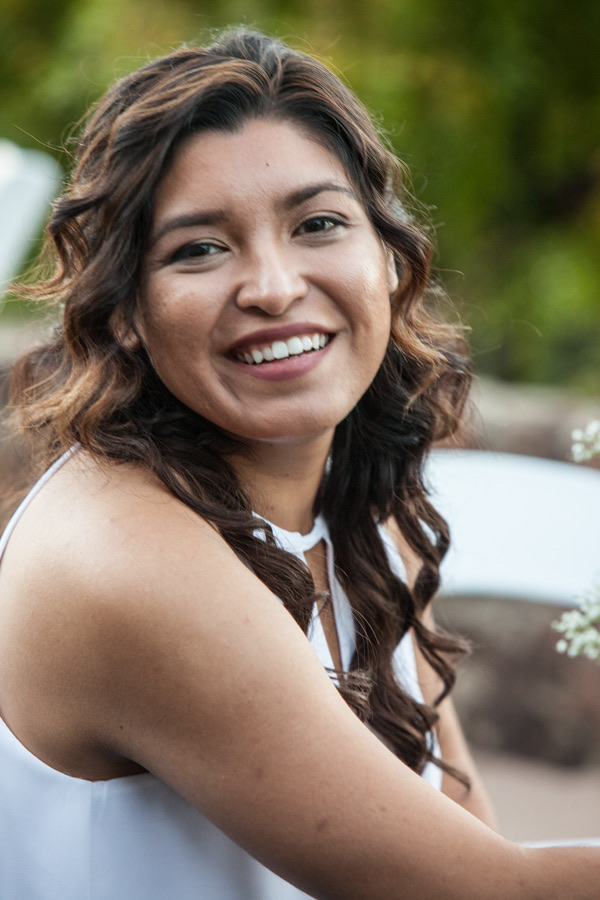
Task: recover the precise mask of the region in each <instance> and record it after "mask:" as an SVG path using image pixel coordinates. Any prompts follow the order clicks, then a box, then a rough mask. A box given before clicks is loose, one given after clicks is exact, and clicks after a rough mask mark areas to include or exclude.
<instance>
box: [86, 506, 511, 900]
mask: <svg viewBox="0 0 600 900" xmlns="http://www.w3.org/2000/svg"><path fill="white" fill-rule="evenodd" d="M188 527H189V529H190V530H188ZM177 532H178V529H177V528H175V527H172V528H171V536H172V537H171V538H170V539H169V540H168V541H166V542H163V547H158V546H154V547H153V548H151V549H152V563H151V564H150V565H149V567H148V569H147V571H146V572H145V573H144V574H143V573H142V571H141V570H140V572H138V573H137V574H136V578H135V580H134V582H133V583H132V584H131V585H130V586H128V587H129V589H130V590H136V584H137V585H138V587H137V590H138V591H140V596H141V597H142V598H143V602H140V603H139V604H138V603H137V602H133V601H131V602H129V603H128V604H127V608H126V611H125V612H123V610H122V608H121V607H114V608H113V607H112V606H111V605H110V604H109V606H108V610H107V613H106V616H105V618H104V621H103V626H102V627H103V630H105V629H106V630H105V638H108V641H107V642H106V646H107V650H106V653H105V658H104V660H103V662H102V668H101V670H100V671H101V673H102V679H103V680H104V682H105V685H106V688H107V690H106V692H105V696H107V697H109V698H110V700H109V702H108V704H107V705H106V708H104V709H103V710H102V714H101V717H100V721H101V723H102V727H103V730H104V732H105V738H106V739H107V740H108V741H109V742H111V743H112V745H113V746H114V747H115V748H116V749H118V751H119V752H121V753H123V754H125V755H127V756H130V757H132V758H133V759H135V760H136V761H137V762H139V763H140V764H142V765H143V766H145V767H146V768H148V769H149V770H150V771H152V772H154V773H155V774H156V775H157V776H158V777H160V778H161V779H162V780H164V781H165V782H167V783H168V784H169V785H171V786H172V787H173V788H174V789H175V790H176V791H178V792H179V793H180V794H182V795H183V796H184V797H186V799H188V800H189V801H190V802H191V803H193V804H194V805H195V806H196V807H197V808H198V809H199V810H201V811H202V812H203V813H204V814H205V815H207V816H208V817H209V818H210V819H211V820H212V821H213V822H214V823H215V824H216V825H217V826H219V827H220V828H222V829H223V830H224V831H225V832H226V833H228V834H229V835H230V836H231V837H232V838H233V839H234V840H235V841H237V842H238V843H240V844H241V845H242V846H244V847H245V848H246V849H247V850H249V851H250V852H251V853H252V854H253V855H255V856H256V857H257V858H259V859H260V860H262V861H264V862H266V863H267V864H268V865H270V866H271V867H273V868H275V870H276V871H278V872H279V873H280V874H282V875H283V876H284V877H287V878H290V879H292V880H294V881H295V882H296V883H299V884H300V886H302V887H304V888H306V889H308V890H310V891H316V892H317V894H319V893H320V892H323V894H324V895H325V896H332V897H336V896H339V897H344V898H350V897H353V896H357V897H366V896H369V897H371V896H377V895H376V894H373V893H370V890H371V889H372V885H371V888H369V883H371V882H370V877H371V875H372V872H373V871H378V872H379V874H380V877H381V881H380V884H381V891H382V893H381V895H380V896H382V897H393V896H394V895H395V892H396V891H397V887H398V884H400V883H403V885H404V888H403V890H406V888H407V887H408V886H409V885H410V884H411V883H412V884H413V885H414V890H415V892H418V893H419V895H420V896H423V897H427V896H434V887H433V881H434V880H437V879H434V878H433V876H432V875H431V874H430V848H431V846H436V847H437V850H436V854H437V855H438V858H439V860H440V863H441V864H444V861H445V863H447V865H448V866H449V872H450V875H449V877H450V879H451V880H452V878H453V877H456V878H457V879H459V880H461V879H462V878H464V874H461V873H460V872H459V871H458V869H457V865H456V860H455V858H454V857H455V852H456V847H455V838H454V837H452V835H453V834H454V835H456V834H459V835H462V838H461V839H462V840H468V841H469V842H474V846H475V847H477V846H478V844H479V846H480V847H481V852H482V870H481V873H480V874H481V877H483V872H484V869H483V858H484V855H485V854H483V851H484V848H487V849H486V852H490V853H492V854H494V853H498V854H499V855H500V856H501V855H502V853H503V852H506V850H505V849H501V846H500V845H499V844H496V843H495V841H494V839H493V838H491V837H490V835H489V833H488V832H487V830H486V829H484V828H483V827H482V826H479V825H475V824H474V820H473V821H471V817H466V819H465V818H462V817H461V816H462V815H463V814H462V811H460V810H458V808H457V807H455V806H454V805H453V804H449V803H448V801H446V800H445V799H444V798H442V797H441V796H440V795H439V794H438V793H437V792H436V791H434V790H433V789H431V788H430V787H429V786H428V785H426V784H424V783H423V781H422V780H421V779H420V778H419V777H418V776H416V775H415V774H414V773H413V772H411V771H410V770H409V769H408V768H407V767H406V766H404V765H403V764H402V763H400V762H399V761H398V760H397V759H396V758H395V757H394V756H393V755H392V754H391V753H390V752H389V751H388V750H387V749H386V748H385V747H384V746H383V745H382V743H381V742H380V741H379V740H377V738H376V737H374V736H373V735H372V734H371V733H370V732H369V730H368V729H366V728H365V727H364V726H363V725H362V724H361V723H360V722H359V720H358V719H357V717H356V716H355V715H354V714H353V713H352V711H351V710H350V709H349V707H348V706H347V705H346V704H345V702H344V701H343V700H342V699H341V697H340V695H339V693H338V692H337V690H336V689H335V688H334V686H333V685H332V683H331V681H330V679H329V677H328V675H327V674H326V672H325V671H324V669H323V667H322V665H321V664H320V662H319V661H318V659H317V657H316V655H315V654H314V652H313V650H312V648H311V646H310V644H309V642H308V641H307V639H306V637H305V635H304V634H303V633H302V632H301V630H300V629H299V628H298V626H297V625H296V623H295V622H294V621H293V619H292V618H291V616H290V615H289V614H288V613H287V611H286V610H285V609H284V608H283V607H282V605H281V604H280V602H279V601H278V600H277V598H275V597H274V596H273V595H272V594H271V592H270V591H269V590H268V589H267V588H266V587H265V586H264V585H263V584H262V583H261V582H260V581H259V580H258V579H257V578H256V577H255V576H254V575H253V574H252V573H251V572H249V571H248V569H247V568H246V567H245V566H244V565H243V564H242V563H241V562H240V561H239V560H238V559H237V558H236V557H235V555H234V554H233V553H232V551H231V549H230V548H229V547H228V546H227V545H226V544H225V543H224V542H223V541H222V539H221V538H220V537H219V536H218V535H217V534H216V533H215V532H214V531H213V530H212V529H210V528H209V527H208V526H206V524H205V523H200V527H199V528H198V529H197V530H196V529H195V528H194V527H193V525H192V524H190V525H189V526H188V524H187V523H183V524H182V526H181V531H180V532H179V533H177ZM167 544H168V546H167ZM148 564H149V560H148V559H147V560H146V566H148ZM434 822H435V824H432V823H434ZM365 859H367V860H369V863H368V865H367V866H366V867H365ZM453 867H454V871H455V875H452V870H453ZM430 879H431V882H430ZM392 885H395V886H394V887H393V888H392ZM469 892H470V888H469V886H468V885H466V886H465V885H463V887H461V896H464V897H468V896H469ZM408 893H409V894H410V890H409V891H408ZM473 896H477V891H475V890H474V891H473Z"/></svg>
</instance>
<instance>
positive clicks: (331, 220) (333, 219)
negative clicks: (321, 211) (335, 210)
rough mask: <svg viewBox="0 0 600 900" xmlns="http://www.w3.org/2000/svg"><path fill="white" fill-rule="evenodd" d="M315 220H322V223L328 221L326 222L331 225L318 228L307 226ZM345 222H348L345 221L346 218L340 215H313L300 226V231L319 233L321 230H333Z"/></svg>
mask: <svg viewBox="0 0 600 900" xmlns="http://www.w3.org/2000/svg"><path fill="white" fill-rule="evenodd" d="M315 222H321V223H323V222H326V223H328V225H329V227H327V228H316V229H314V230H313V229H311V228H307V226H310V225H313V224H314V223H315ZM345 224H346V223H345V222H344V220H343V219H341V218H340V217H339V216H333V215H322V216H311V217H310V218H309V219H306V221H304V222H302V224H301V225H300V226H299V228H298V232H300V233H301V234H302V233H303V234H318V233H319V232H323V231H331V230H332V229H333V228H335V227H337V226H340V225H342V226H343V225H345Z"/></svg>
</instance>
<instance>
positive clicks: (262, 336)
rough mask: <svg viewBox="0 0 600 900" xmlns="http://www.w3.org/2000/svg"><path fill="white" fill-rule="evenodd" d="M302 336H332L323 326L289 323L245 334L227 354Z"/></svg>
mask: <svg viewBox="0 0 600 900" xmlns="http://www.w3.org/2000/svg"><path fill="white" fill-rule="evenodd" d="M303 334H329V335H330V334H332V330H331V329H330V328H324V327H323V325H315V324H314V322H297V323H296V322H290V323H289V325H279V326H277V327H276V328H261V329H258V330H257V331H253V332H251V333H250V334H245V335H244V336H243V337H241V338H240V339H239V340H237V341H235V342H234V343H233V344H231V345H230V346H229V348H228V350H227V353H233V352H234V351H235V352H237V353H239V352H240V351H243V350H245V349H247V348H249V347H256V346H257V345H261V344H263V345H267V344H272V343H273V341H287V340H289V338H292V337H300V336H301V335H303Z"/></svg>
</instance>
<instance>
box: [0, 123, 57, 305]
mask: <svg viewBox="0 0 600 900" xmlns="http://www.w3.org/2000/svg"><path fill="white" fill-rule="evenodd" d="M61 178H62V171H61V168H60V166H59V164H58V163H57V162H56V160H55V159H54V158H53V157H52V156H50V154H49V153H43V152H41V151H39V150H23V149H22V148H20V147H18V146H17V145H16V144H13V143H12V142H11V141H5V140H0V295H1V294H2V291H3V290H4V288H5V286H6V283H7V282H8V281H9V280H10V279H11V278H13V277H14V276H15V275H16V274H17V272H18V271H19V267H20V266H21V264H22V263H23V261H24V260H25V258H26V257H27V254H28V252H29V250H30V247H31V241H32V240H33V239H34V238H35V237H36V236H37V235H38V233H39V230H40V228H41V226H42V224H43V222H44V219H45V218H46V216H47V215H48V213H49V211H50V201H51V200H52V198H53V197H54V196H55V194H56V193H57V191H58V188H59V185H60V182H61Z"/></svg>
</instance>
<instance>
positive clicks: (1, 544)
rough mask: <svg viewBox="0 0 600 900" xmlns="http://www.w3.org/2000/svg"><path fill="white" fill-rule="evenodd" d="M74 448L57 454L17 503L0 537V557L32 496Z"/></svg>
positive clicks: (48, 479) (71, 453)
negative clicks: (56, 457)
mask: <svg viewBox="0 0 600 900" xmlns="http://www.w3.org/2000/svg"><path fill="white" fill-rule="evenodd" d="M75 449H76V448H75V447H71V449H70V450H67V451H65V453H63V454H62V456H59V457H58V459H57V460H55V462H53V463H52V465H51V466H50V468H49V469H46V471H45V472H44V474H43V475H42V476H41V478H40V479H39V480H38V481H36V483H35V484H34V486H33V487H32V488H31V490H30V491H29V493H28V494H27V496H26V497H25V498H24V499H23V500H22V501H21V503H20V504H19V506H18V507H17V509H16V510H15V512H14V513H13V514H12V516H11V519H10V521H9V523H8V525H7V526H6V528H5V529H4V533H3V535H2V537H1V538H0V559H2V556H3V554H4V551H5V550H6V545H7V544H8V540H9V538H10V536H11V534H12V533H13V531H14V529H15V527H16V525H17V523H18V521H19V519H20V518H21V516H22V515H23V513H24V512H25V510H26V509H27V507H28V506H29V504H30V503H31V501H32V500H33V498H34V497H35V496H36V495H37V494H39V492H40V491H41V489H42V488H43V487H44V485H45V484H47V482H48V481H50V479H51V478H52V476H53V475H54V473H55V472H56V470H57V469H60V467H61V466H62V465H64V463H66V461H67V460H68V459H69V457H70V456H72V455H73V453H74V452H75Z"/></svg>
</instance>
